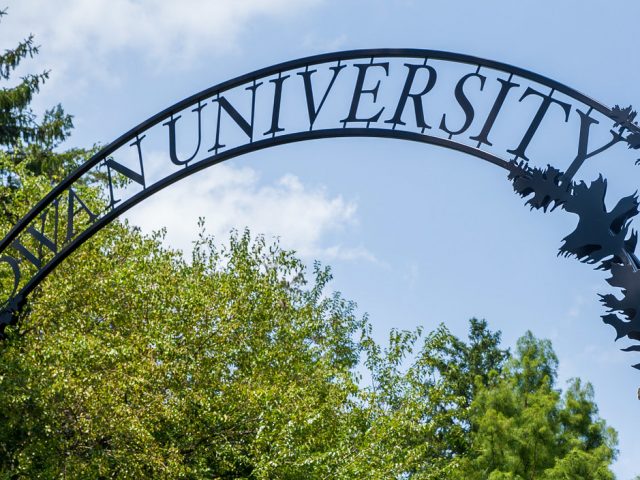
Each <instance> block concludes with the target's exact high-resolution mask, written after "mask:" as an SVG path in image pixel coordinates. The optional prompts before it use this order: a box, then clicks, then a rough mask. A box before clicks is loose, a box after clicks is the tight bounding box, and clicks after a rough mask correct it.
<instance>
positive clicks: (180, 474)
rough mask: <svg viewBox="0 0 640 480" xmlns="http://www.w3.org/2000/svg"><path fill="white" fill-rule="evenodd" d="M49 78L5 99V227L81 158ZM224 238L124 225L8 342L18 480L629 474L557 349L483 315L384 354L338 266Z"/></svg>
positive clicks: (1, 385)
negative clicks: (563, 379) (335, 283)
mask: <svg viewBox="0 0 640 480" xmlns="http://www.w3.org/2000/svg"><path fill="white" fill-rule="evenodd" d="M35 52H36V47H35V46H34V44H33V38H32V37H29V38H28V39H27V40H25V42H23V43H21V44H20V45H19V46H18V47H17V48H16V49H14V50H11V51H7V52H6V53H5V55H4V56H2V57H0V74H1V76H2V78H3V79H4V80H9V77H10V73H11V72H12V71H13V69H14V68H15V67H16V66H17V65H18V63H19V62H20V60H22V59H24V58H27V57H28V56H30V55H33V54H34V53H35ZM36 79H40V80H36ZM42 79H43V77H40V76H35V77H25V79H23V80H22V83H19V84H18V86H16V87H12V88H9V89H4V90H2V92H0V110H1V113H0V115H3V119H2V129H1V132H0V145H1V146H2V147H3V150H2V152H0V170H1V171H2V172H3V173H4V174H5V176H8V177H10V178H11V179H13V180H12V181H10V182H9V181H5V182H3V183H1V184H0V199H2V202H3V203H2V205H3V213H2V216H1V217H0V225H1V226H2V229H3V231H4V232H6V231H8V230H9V228H10V227H11V225H12V224H13V222H14V221H15V219H16V218H19V216H20V215H22V214H23V213H24V212H25V211H26V210H27V209H28V208H29V206H30V205H33V204H34V203H35V202H36V201H37V200H38V199H39V198H41V196H42V195H43V194H44V193H45V192H46V191H47V190H48V188H50V180H51V178H52V176H55V175H61V174H62V173H63V172H64V170H65V168H67V167H68V166H69V161H70V159H73V160H72V161H71V163H73V162H76V161H78V159H79V158H81V157H82V155H80V156H78V155H77V152H72V153H71V154H70V153H69V152H58V151H57V150H56V149H55V146H56V145H57V142H58V141H61V140H63V139H64V138H65V137H66V135H67V134H68V131H69V129H70V128H71V123H70V117H68V116H67V115H66V114H65V113H64V111H63V110H62V108H60V107H56V109H55V112H54V113H53V114H51V115H53V117H52V116H47V114H45V116H44V119H43V120H42V121H41V122H38V121H37V119H36V118H35V116H33V113H32V112H31V110H30V107H29V103H30V101H31V96H32V95H33V93H34V92H36V91H37V87H38V85H39V83H38V82H39V81H41V80H42ZM16 89H17V90H16ZM3 95H4V96H3ZM7 102H13V103H7ZM56 112H57V113H56ZM51 122H53V123H51ZM47 132H48V133H47ZM85 153H86V152H85ZM43 159H50V160H51V162H49V163H46V162H43ZM47 165H48V166H47ZM97 181H99V180H97ZM81 188H83V189H86V191H84V192H82V193H83V198H86V199H88V200H87V201H91V202H96V203H97V204H98V203H99V202H101V201H103V199H100V198H99V196H97V195H92V193H91V192H92V186H91V185H84V186H82V187H81ZM218 240H219V239H212V238H210V237H208V236H207V235H206V233H205V230H204V229H203V233H202V234H201V236H200V237H199V239H197V241H196V244H195V247H194V251H193V254H192V256H191V257H190V258H186V257H185V256H184V255H183V254H182V253H181V252H178V251H174V250H172V249H170V248H167V247H166V246H164V245H163V243H162V233H157V234H154V235H151V236H149V235H143V234H142V233H141V232H140V231H138V230H137V229H136V228H134V227H132V226H130V225H128V224H127V223H126V222H114V223H112V224H111V225H110V226H109V227H107V228H105V229H103V230H102V231H101V232H100V233H99V234H97V235H96V236H95V237H94V238H93V239H92V241H90V242H88V243H86V244H84V245H83V246H82V247H81V248H80V249H79V250H78V251H77V252H76V253H74V255H72V256H71V257H69V258H68V259H67V260H65V261H64V262H63V263H62V264H61V265H60V266H59V267H58V268H57V269H56V270H55V271H54V272H53V273H52V274H51V275H50V276H49V277H48V278H47V280H46V281H45V282H44V283H43V284H42V285H41V286H40V287H39V288H38V289H37V290H36V291H35V292H34V293H33V294H32V295H31V297H30V301H29V303H28V306H27V308H26V309H25V311H24V312H23V314H22V315H21V318H20V321H19V323H18V324H17V325H16V326H13V327H10V328H8V329H7V331H6V336H7V338H6V339H4V340H3V341H1V342H0V405H1V408H0V478H7V479H9V478H12V479H13V478H25V479H27V478H28V479H31V478H60V477H62V478H87V479H96V478H132V479H140V478H171V479H174V478H193V479H196V478H216V479H232V478H233V479H243V478H244V479H328V478H331V479H334V478H335V479H360V478H371V479H394V478H395V479H404V478H411V479H416V480H419V479H465V480H466V479H487V478H489V479H534V478H536V479H549V480H551V479H594V480H595V479H598V480H604V479H612V478H613V474H612V473H611V470H610V466H611V463H612V461H613V460H614V458H615V455H616V434H615V431H613V430H612V429H611V428H610V427H608V426H607V425H606V423H605V422H604V420H602V419H601V418H600V417H599V416H598V409H597V406H596V403H595V401H594V394H593V389H592V387H591V386H590V385H589V384H588V383H585V382H583V381H581V380H578V379H575V380H572V381H571V382H570V383H569V385H568V386H567V388H566V389H565V391H564V392H562V391H561V390H560V388H559V386H558V384H557V367H558V361H557V358H556V356H555V354H554V352H553V349H552V346H551V344H550V342H549V341H547V340H541V339H537V338H535V337H534V336H533V335H532V334H531V333H529V332H527V333H525V334H524V336H523V337H522V338H521V339H520V340H519V341H518V344H517V345H516V348H515V350H514V351H513V352H510V351H509V350H508V349H505V348H504V347H503V346H502V344H501V335H500V333H499V332H493V331H491V330H490V329H489V327H488V324H487V322H486V321H484V320H477V319H472V320H470V322H469V333H468V337H467V338H466V339H461V338H458V337H456V336H454V335H453V334H452V333H451V332H450V331H449V330H448V329H447V328H446V327H445V326H444V325H440V326H438V327H437V328H435V329H434V330H433V331H431V332H427V333H424V332H423V331H422V329H417V330H415V331H400V330H392V331H391V332H390V334H389V340H388V342H387V343H385V344H384V345H381V344H379V343H378V342H376V341H375V340H374V338H373V335H372V333H371V330H372V326H371V322H370V321H369V319H368V318H367V317H366V316H364V317H359V316H358V315H357V314H356V307H355V304H354V303H353V302H350V301H348V300H346V299H345V298H343V297H342V296H341V295H340V294H338V293H331V292H330V281H331V273H330V270H329V269H328V268H326V267H322V266H320V265H319V264H316V265H315V266H314V267H313V268H312V269H309V268H308V267H306V266H305V265H304V263H303V262H302V261H301V260H299V259H298V258H296V256H295V254H294V253H293V252H289V251H285V250H283V249H282V248H280V246H279V245H278V244H277V243H270V242H268V241H267V240H265V239H264V238H262V237H260V236H252V235H251V234H250V233H249V232H247V231H244V232H236V233H233V234H232V235H231V237H230V240H229V242H228V244H227V245H226V246H224V245H222V244H219V243H218ZM3 288H8V287H7V286H6V285H5V286H3Z"/></svg>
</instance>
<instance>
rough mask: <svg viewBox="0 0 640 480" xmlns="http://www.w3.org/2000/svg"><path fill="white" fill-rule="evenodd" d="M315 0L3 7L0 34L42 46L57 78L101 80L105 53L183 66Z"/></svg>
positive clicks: (102, 1)
mask: <svg viewBox="0 0 640 480" xmlns="http://www.w3.org/2000/svg"><path fill="white" fill-rule="evenodd" d="M319 1H321V0H181V1H168V0H165V1H157V0H155V1H154V0H56V1H51V0H19V1H18V0H13V1H11V0H9V13H10V16H9V18H7V19H5V20H3V24H2V32H1V34H2V40H3V41H4V42H5V43H7V46H9V45H11V44H12V43H13V42H15V41H16V40H18V39H20V38H23V37H24V36H25V34H26V33H27V32H32V33H34V34H35V35H36V39H37V42H38V43H39V44H42V45H44V48H43V52H42V58H43V60H44V61H43V63H44V64H45V65H47V66H48V68H53V69H55V71H56V74H57V75H58V76H61V73H60V72H65V71H66V70H67V68H70V67H71V66H72V65H73V69H74V71H75V72H77V71H78V70H79V66H80V65H84V66H85V67H87V66H91V70H93V71H97V72H99V73H100V75H104V76H105V77H104V78H103V79H104V80H107V79H108V78H109V73H110V72H109V71H108V70H109V69H108V68H107V67H106V66H103V65H102V64H103V63H104V61H105V60H106V59H107V57H108V56H109V55H111V54H124V53H135V54H136V58H138V59H139V60H143V61H146V62H147V67H152V68H153V67H157V66H160V67H170V68H176V67H181V66H185V65H188V64H189V63H190V62H191V61H192V60H194V58H196V57H198V56H203V57H207V56H211V55H212V54H213V55H215V54H219V53H226V52H229V51H233V50H234V49H236V48H237V43H238V38H239V36H240V35H241V34H242V32H243V31H245V30H246V28H247V27H248V25H249V23H250V22H251V21H253V20H256V19H261V18H269V17H272V18H273V17H282V16H288V15H292V14H296V13H298V12H300V11H303V10H304V9H306V8H309V7H310V6H312V5H314V4H316V3H318V2H319ZM201 54H206V55H201ZM107 64H108V63H107ZM137 66H139V64H138V65H137Z"/></svg>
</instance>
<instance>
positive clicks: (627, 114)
mask: <svg viewBox="0 0 640 480" xmlns="http://www.w3.org/2000/svg"><path fill="white" fill-rule="evenodd" d="M611 114H612V115H611V118H612V119H613V121H614V122H615V124H614V125H613V126H614V127H617V126H623V127H626V125H627V124H630V123H633V121H634V119H635V118H636V115H637V114H638V113H637V112H636V111H635V110H633V107H632V106H631V105H629V106H628V107H625V108H622V107H620V106H619V105H616V106H615V107H613V108H612V109H611Z"/></svg>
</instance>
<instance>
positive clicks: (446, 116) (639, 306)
mask: <svg viewBox="0 0 640 480" xmlns="http://www.w3.org/2000/svg"><path fill="white" fill-rule="evenodd" d="M449 66H451V67H452V68H453V67H455V71H456V72H458V76H457V77H456V79H455V81H453V82H450V83H447V82H448V80H446V77H445V80H443V79H442V78H443V77H442V75H441V69H442V68H443V67H449ZM442 86H444V87H445V88H444V89H443V88H439V87H442ZM485 87H486V88H485ZM443 91H444V92H445V93H446V92H448V97H447V98H448V99H450V101H449V102H447V105H448V107H447V108H448V110H447V111H446V112H436V113H437V114H438V121H435V122H434V121H433V118H434V117H433V115H434V112H433V111H432V107H431V105H433V103H432V102H430V101H429V100H430V99H432V98H433V97H434V96H435V95H439V94H442V92H443ZM345 92H346V94H345ZM478 95H485V101H488V108H486V109H485V110H486V111H482V109H480V108H478V105H477V104H475V103H474V101H473V100H472V99H473V98H475V97H477V96H478ZM453 99H455V101H451V100H453ZM520 103H523V104H524V103H526V104H529V105H533V106H535V107H536V109H535V113H534V114H533V117H532V118H531V117H527V118H526V122H525V124H526V129H525V131H524V132H520V134H519V135H517V136H516V137H509V138H507V139H506V141H505V142H502V141H498V140H496V137H497V136H498V135H497V133H496V130H498V128H497V127H496V124H499V123H500V121H501V120H502V119H503V118H504V117H505V115H506V113H505V111H507V110H511V111H513V110H514V106H517V105H519V104H520ZM481 111H482V113H480V112H481ZM550 112H552V115H553V116H554V118H555V119H556V120H557V119H560V120H562V122H560V125H564V124H566V123H569V122H570V121H571V122H574V123H575V122H576V121H577V122H578V124H577V126H578V132H579V134H578V138H576V142H575V144H576V147H577V148H576V155H575V157H574V158H573V159H572V160H571V161H570V162H567V165H562V164H557V165H556V166H551V165H547V166H546V167H542V166H539V165H534V164H533V162H531V159H530V158H529V157H530V156H532V154H531V150H532V148H531V144H532V140H534V138H536V137H537V136H539V135H540V134H539V133H538V132H539V131H540V127H541V124H542V123H543V121H547V120H546V119H547V117H549V116H551V114H550ZM519 115H522V114H521V113H519ZM636 115H637V114H636V112H635V111H634V110H633V109H632V108H631V107H626V108H621V107H619V106H618V105H616V106H615V107H613V108H608V107H606V106H604V105H602V104H600V103H598V102H596V101H594V100H592V99H591V98H589V97H587V96H585V95H583V94H581V93H579V92H577V91H576V90H574V89H572V88H570V87H567V86H566V85H563V84H562V83H560V82H557V81H554V80H551V79H549V78H547V77H544V76H542V75H539V74H536V73H533V72H530V71H527V70H524V69H520V68H517V67H513V66H511V65H507V64H503V63H499V62H494V61H491V60H485V59H481V58H477V57H472V56H468V55H460V54H456V53H448V52H440V51H433V50H416V49H374V50H354V51H346V52H338V53H331V54H325V55H317V56H313V57H308V58H302V59H299V60H293V61H290V62H285V63H282V64H278V65H274V66H271V67H268V68H264V69H261V70H258V71H255V72H252V73H249V74H247V75H243V76H241V77H238V78H235V79H233V80H230V81H227V82H223V83H221V84H219V85H216V86H213V87H211V88H208V89H206V90H204V91H202V92H200V93H197V94H195V95H193V96H191V97H188V98H186V99H184V100H182V101H181V102H178V103H177V104H175V105H173V106H171V107H169V108H167V109H166V110H164V111H162V112H160V113H158V114H157V115H154V116H153V117H151V118H149V119H147V120H145V121H144V122H142V123H141V124H140V125H138V126H137V127H135V128H133V129H132V130H130V131H129V132H127V133H125V134H124V135H122V136H121V137H120V138H118V139H117V140H115V141H114V142H112V143H111V144H109V145H107V146H106V147H104V148H103V149H101V150H100V151H99V152H97V153H96V154H95V155H94V156H93V157H92V158H91V159H89V160H88V161H87V162H86V163H85V164H83V165H82V166H80V167H79V168H78V169H77V170H75V171H74V172H73V173H71V174H70V175H69V176H68V177H67V178H65V179H64V180H63V181H62V182H60V184H58V185H56V186H55V187H53V189H52V190H51V191H50V192H49V194H47V195H46V196H45V197H44V198H43V199H42V200H41V201H40V202H38V204H37V205H35V206H34V207H33V208H32V209H31V211H30V212H29V213H27V214H26V215H25V216H24V217H23V218H22V219H21V220H20V221H19V222H18V223H17V224H16V225H15V226H14V227H13V228H12V229H11V231H9V232H8V233H7V234H6V235H5V237H4V238H3V239H2V240H1V241H0V275H2V276H3V278H8V279H10V281H9V290H10V291H9V292H4V297H3V298H0V302H2V308H1V310H0V334H1V333H2V331H3V330H4V327H5V326H6V325H9V324H12V323H15V322H16V321H17V319H18V317H19V313H20V311H21V310H22V309H23V307H24V306H25V304H26V302H27V298H28V295H29V294H30V293H31V292H32V291H33V290H34V289H35V288H36V287H37V286H38V285H39V283H40V282H41V281H42V280H43V279H44V278H45V277H46V276H47V275H48V274H49V273H50V272H51V271H52V270H53V269H54V268H55V267H56V266H57V265H58V264H59V263H60V262H62V261H63V260H64V259H65V258H66V257H67V256H69V255H70V254H71V253H72V252H73V251H74V250H75V249H76V248H78V247H79V246H80V245H81V244H82V243H84V242H85V241H87V240H88V239H89V238H90V237H91V236H93V235H94V234H95V233H96V232H98V231H99V230H100V229H101V228H103V227H104V226H105V225H107V224H108V223H109V222H111V221H112V220H114V219H115V218H117V217H118V216H119V215H121V214H122V213H124V212H126V211H127V210H128V209H130V208H131V207H133V206H134V205H136V204H138V203H139V202H141V201H142V200H144V199H145V198H147V197H149V196H150V195H153V194H154V193H155V192H157V191H159V190H161V189H163V188H164V187H166V186H168V185H171V184H172V183H174V182H176V181H178V180H180V179H182V178H184V177H186V176H188V175H191V174H193V173H196V172H198V171H200V170H202V169H204V168H207V167H209V166H212V165H215V164H217V163H220V162H222V161H225V160H228V159H231V158H234V157H237V156H240V155H243V154H246V153H250V152H254V151H257V150H261V149H264V148H268V147H272V146H276V145H283V144H287V143H292V142H298V141H303V140H312V139H320V138H337V137H383V138H395V139H401V140H411V141H417V142H422V143H428V144H432V145H437V146H441V147H446V148H450V149H454V150H458V151H461V152H464V153H467V154H470V155H473V156H475V157H477V158H480V159H482V160H485V161H487V162H489V163H492V164H494V165H496V166H499V167H501V168H503V169H505V170H506V171H507V172H508V179H509V180H510V181H511V182H512V184H513V188H514V190H515V191H516V193H518V194H519V195H520V196H522V197H524V198H526V203H527V205H529V206H530V208H531V209H541V210H542V211H544V212H547V211H549V212H551V211H554V210H564V211H566V212H569V213H573V214H575V215H577V216H578V224H577V226H576V228H575V230H574V231H573V232H571V233H569V234H568V235H567V236H566V237H565V238H564V239H563V241H562V244H561V245H560V249H559V255H564V256H573V257H576V258H577V259H578V260H580V261H582V262H584V263H589V264H592V265H594V266H595V267H596V268H598V269H602V270H606V271H608V272H609V273H610V275H611V276H610V277H609V278H608V279H607V281H608V283H609V284H610V285H611V286H613V287H615V288H619V289H620V293H621V297H617V296H615V295H612V294H606V295H601V301H602V303H603V305H604V306H605V307H606V308H607V309H608V311H607V312H606V313H605V314H604V315H603V317H602V318H603V320H604V322H605V323H607V324H609V325H612V326H613V327H614V328H615V330H616V336H617V339H620V338H623V337H626V338H628V339H630V340H633V341H640V273H639V271H638V270H639V268H640V261H639V260H638V258H637V257H636V256H635V253H634V251H635V247H636V243H637V234H636V232H635V231H634V230H632V229H631V226H630V223H631V220H632V218H633V217H634V216H636V215H637V214H638V197H637V195H635V194H634V195H631V196H628V197H625V198H622V199H621V200H620V201H618V203H617V204H616V205H615V207H614V208H613V209H612V210H610V211H608V210H607V208H606V206H605V203H604V200H605V195H606V191H607V181H606V179H605V178H604V177H603V176H602V175H600V176H599V177H598V178H596V179H592V180H590V181H588V182H585V180H578V181H576V180H575V178H576V174H577V173H578V172H579V170H580V169H581V167H582V166H583V165H584V163H585V162H586V161H587V160H589V159H591V158H593V157H596V156H599V155H601V154H602V153H604V152H607V151H613V150H612V149H614V148H617V147H619V146H625V145H626V147H628V148H629V149H633V150H638V149H640V127H639V126H638V123H637V122H636V121H635V118H636ZM597 125H600V127H596V126H597ZM607 125H611V126H610V127H609V126H607ZM185 128H186V129H187V130H185ZM189 128H191V129H193V130H189ZM595 128H606V129H607V132H606V133H607V134H610V140H609V141H608V142H606V143H605V144H604V145H601V146H598V147H593V145H592V143H594V142H595V140H593V139H592V138H591V137H592V135H591V134H592V131H593V130H594V129H595ZM573 135H575V134H573ZM625 150H626V149H625ZM152 151H153V153H154V155H150V152H152ZM505 158H507V159H505ZM638 162H640V160H637V161H636V163H638ZM149 167H153V168H149ZM158 172H160V173H158ZM96 176H100V178H106V179H107V180H106V181H105V182H104V183H102V184H95V185H96V187H97V188H100V189H102V190H101V198H102V200H103V204H104V205H103V207H101V208H100V209H96V208H95V207H91V206H89V203H90V202H86V201H85V200H84V199H82V198H81V197H80V194H79V193H78V191H79V189H78V188H77V185H80V184H82V183H86V182H90V181H91V180H90V179H91V178H96ZM74 187H75V188H74ZM92 208H93V210H92ZM0 293H1V292H0ZM624 350H626V351H636V352H637V351H640V344H637V345H633V346H631V347H629V348H626V349H624ZM634 366H635V368H638V369H640V363H639V364H637V365H634Z"/></svg>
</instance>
